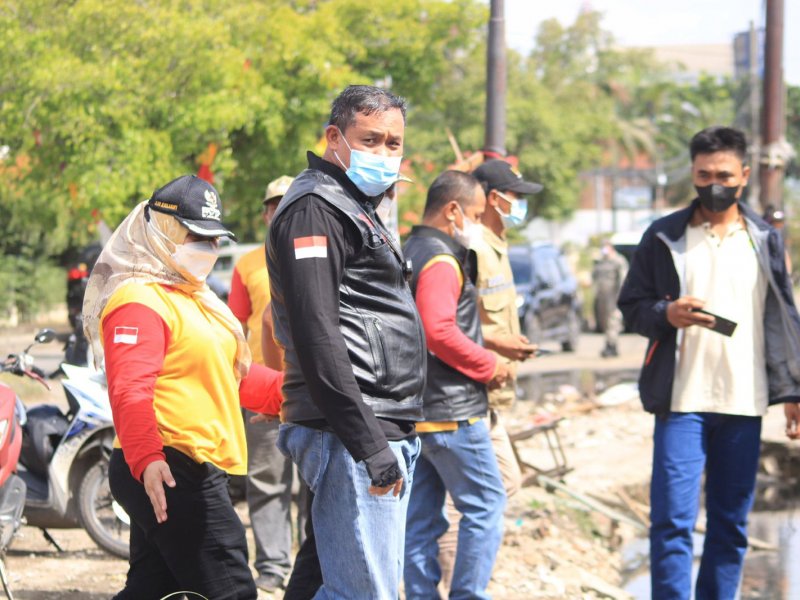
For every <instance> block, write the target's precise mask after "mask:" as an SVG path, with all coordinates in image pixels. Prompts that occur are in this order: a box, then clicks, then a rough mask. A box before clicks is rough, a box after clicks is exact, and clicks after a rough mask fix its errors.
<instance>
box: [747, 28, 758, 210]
mask: <svg viewBox="0 0 800 600" xmlns="http://www.w3.org/2000/svg"><path fill="white" fill-rule="evenodd" d="M759 37H760V36H759V34H758V32H757V30H756V26H755V23H754V22H753V21H750V49H749V54H750V101H749V104H750V107H749V108H750V158H751V160H750V181H749V185H748V187H749V188H750V191H749V193H748V194H747V198H748V204H750V206H751V208H753V209H755V210H758V208H759V207H758V206H756V203H758V202H760V193H761V173H760V169H761V132H760V131H759V128H760V125H761V119H760V118H759V117H760V112H761V106H760V102H759V93H758V92H759V88H760V85H759V83H760V81H759V77H758V67H759V66H760V61H759V58H760V52H759V44H758V41H759Z"/></svg>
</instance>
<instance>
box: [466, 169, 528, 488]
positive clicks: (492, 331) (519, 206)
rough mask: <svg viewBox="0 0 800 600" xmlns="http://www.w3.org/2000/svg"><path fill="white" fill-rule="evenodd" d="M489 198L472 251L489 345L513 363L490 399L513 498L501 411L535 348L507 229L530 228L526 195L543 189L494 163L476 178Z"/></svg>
mask: <svg viewBox="0 0 800 600" xmlns="http://www.w3.org/2000/svg"><path fill="white" fill-rule="evenodd" d="M473 175H474V176H475V178H476V179H477V180H478V181H480V182H481V184H482V185H483V189H484V191H485V192H486V211H485V212H484V213H483V218H482V220H481V222H482V223H483V232H482V233H483V236H482V238H480V239H478V240H477V242H476V243H475V245H474V246H473V249H474V250H475V252H476V254H477V255H478V283H477V287H478V293H479V304H480V309H481V324H482V330H483V338H484V340H485V342H484V343H485V345H486V347H487V348H489V349H490V350H493V351H495V352H496V353H497V354H498V355H499V356H500V357H502V359H504V360H506V361H507V362H509V363H510V366H511V372H512V375H514V376H513V377H512V378H510V380H509V381H508V383H507V384H506V385H504V386H503V387H501V388H498V389H496V390H493V391H492V392H490V394H489V408H490V414H491V420H492V441H493V443H494V448H495V452H496V453H497V460H498V462H499V463H500V471H501V472H502V474H503V482H504V484H505V486H506V493H507V494H508V495H509V496H511V495H513V494H514V493H515V492H516V491H517V490H519V487H520V481H521V474H520V470H519V465H518V464H517V460H516V458H515V457H514V452H513V450H512V449H511V442H510V441H509V439H508V434H507V433H506V431H505V428H504V427H503V423H502V420H501V418H500V414H499V412H498V411H501V410H505V409H508V408H510V407H511V405H512V404H513V402H514V398H515V395H516V367H515V366H514V364H513V363H514V362H516V361H521V360H525V359H527V358H530V357H531V355H532V354H533V352H534V351H535V350H536V346H535V345H533V344H531V343H530V342H529V340H528V339H527V338H526V337H525V336H524V335H521V333H520V324H519V317H518V315H517V305H516V300H517V293H516V289H515V287H514V276H513V274H512V272H511V263H510V262H509V260H508V242H507V241H506V229H508V228H509V227H518V226H520V225H523V224H524V223H525V218H526V216H527V214H528V202H527V200H525V199H524V198H523V196H524V195H525V194H535V193H537V192H539V191H541V189H542V186H541V185H540V184H538V183H533V182H530V181H525V180H524V179H523V178H522V175H521V174H520V173H519V171H517V170H516V169H515V168H514V167H512V166H511V165H510V164H508V163H507V162H506V161H504V160H499V159H495V160H490V161H487V162H485V163H483V164H482V165H481V166H479V167H478V168H477V169H475V172H474V173H473Z"/></svg>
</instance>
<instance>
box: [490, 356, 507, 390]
mask: <svg viewBox="0 0 800 600" xmlns="http://www.w3.org/2000/svg"><path fill="white" fill-rule="evenodd" d="M511 377H512V373H511V367H510V366H509V365H508V363H505V362H503V361H501V360H498V361H497V366H496V367H495V370H494V375H493V376H492V378H491V379H490V380H489V383H487V384H486V385H487V387H488V388H489V389H490V390H496V389H497V388H501V387H503V386H504V385H505V384H506V383H508V382H509V380H510V379H511Z"/></svg>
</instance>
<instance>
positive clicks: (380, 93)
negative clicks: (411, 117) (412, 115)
mask: <svg viewBox="0 0 800 600" xmlns="http://www.w3.org/2000/svg"><path fill="white" fill-rule="evenodd" d="M394 109H399V110H400V112H401V113H402V114H403V121H405V119H406V101H405V99H404V98H401V97H400V96H395V95H394V94H392V93H391V92H389V91H387V90H384V89H381V88H379V87H375V86H373V85H350V86H347V87H346V88H345V89H344V91H343V92H342V93H341V94H339V95H338V96H337V97H336V99H335V100H334V101H333V103H332V104H331V116H330V118H329V119H328V125H336V126H337V127H338V128H339V131H341V132H342V133H344V132H345V130H346V129H347V128H348V127H349V126H350V125H352V124H353V123H355V121H356V115H357V114H362V115H367V116H369V115H372V114H374V113H382V112H386V111H388V110H394Z"/></svg>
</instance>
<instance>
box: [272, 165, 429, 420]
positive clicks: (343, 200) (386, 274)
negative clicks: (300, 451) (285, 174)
mask: <svg viewBox="0 0 800 600" xmlns="http://www.w3.org/2000/svg"><path fill="white" fill-rule="evenodd" d="M308 195H313V196H316V197H318V198H319V199H320V201H324V202H327V203H328V204H329V205H331V206H333V207H335V208H336V209H337V210H338V211H339V212H340V213H341V214H342V216H343V219H345V223H344V226H345V227H350V226H355V227H356V228H357V229H358V231H359V232H360V234H361V238H362V240H363V243H362V245H361V248H360V249H359V250H358V251H357V253H356V254H355V255H354V256H352V257H349V258H348V259H347V262H346V263H345V267H344V274H343V277H342V281H341V283H340V284H339V329H340V330H341V332H342V336H343V337H344V340H345V343H346V345H347V353H348V356H349V358H350V362H351V364H352V366H353V374H354V375H355V378H356V383H357V384H358V387H359V389H360V390H361V395H362V399H363V401H364V403H365V404H367V405H369V406H370V407H371V408H372V410H373V411H374V413H375V415H376V416H378V417H385V418H391V419H398V420H404V421H419V420H421V419H422V393H423V390H424V388H425V360H424V356H425V351H426V349H425V333H424V331H423V329H422V322H421V321H420V318H419V313H418V312H417V307H416V304H415V303H414V298H413V296H412V295H411V290H410V289H409V287H408V283H407V282H406V280H405V277H404V274H403V269H402V266H401V265H402V259H401V257H399V256H397V255H396V253H395V251H394V250H393V247H392V246H391V245H390V244H389V243H387V241H386V240H387V238H388V237H389V235H390V234H389V233H388V232H386V230H385V229H383V228H382V226H381V225H380V224H379V223H378V221H377V219H376V218H375V216H374V211H373V208H372V206H371V205H364V204H361V203H359V202H358V201H357V200H356V199H355V198H353V197H352V196H351V195H350V194H349V193H348V192H347V191H346V190H345V189H344V188H342V186H341V185H340V184H339V183H338V182H337V181H336V180H335V179H334V178H333V177H331V176H330V175H327V174H326V173H323V172H322V171H319V170H316V169H306V170H305V171H303V172H302V173H300V175H298V176H297V177H296V178H295V180H294V182H293V183H292V186H291V187H290V188H289V190H288V192H287V193H286V195H285V196H284V197H283V199H282V200H281V202H280V204H279V205H278V210H277V211H276V213H275V217H274V219H273V222H275V221H277V220H278V219H280V215H281V214H282V213H283V212H285V211H286V209H287V208H289V207H290V206H291V205H292V204H293V203H294V202H295V201H297V200H298V199H299V198H302V197H304V196H308ZM347 221H349V222H350V223H351V224H352V225H350V224H348V223H347ZM392 244H394V248H395V249H396V250H397V252H398V253H399V252H400V249H399V246H398V245H397V244H396V242H394V241H392ZM267 263H268V266H269V273H270V288H271V290H272V312H273V317H274V319H273V321H274V322H273V326H274V332H275V337H276V339H277V340H278V342H279V343H280V345H281V346H282V347H283V349H284V365H285V379H284V384H283V389H282V392H283V397H284V400H283V405H282V407H281V420H283V421H288V422H298V421H309V420H315V419H323V418H324V417H323V415H322V413H321V412H320V410H319V409H318V408H317V406H316V405H315V404H314V402H313V400H312V399H311V395H310V392H309V390H308V387H307V385H306V382H305V379H304V377H303V373H302V371H301V369H300V362H299V360H298V358H297V353H296V351H295V346H294V343H293V342H292V338H291V334H290V332H289V329H288V321H287V317H286V308H285V305H284V299H283V292H282V289H281V279H280V272H279V270H278V268H277V258H276V249H275V247H274V238H272V239H270V240H269V242H268V246H267Z"/></svg>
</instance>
